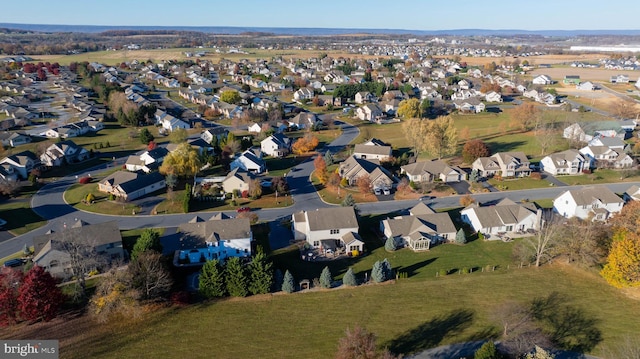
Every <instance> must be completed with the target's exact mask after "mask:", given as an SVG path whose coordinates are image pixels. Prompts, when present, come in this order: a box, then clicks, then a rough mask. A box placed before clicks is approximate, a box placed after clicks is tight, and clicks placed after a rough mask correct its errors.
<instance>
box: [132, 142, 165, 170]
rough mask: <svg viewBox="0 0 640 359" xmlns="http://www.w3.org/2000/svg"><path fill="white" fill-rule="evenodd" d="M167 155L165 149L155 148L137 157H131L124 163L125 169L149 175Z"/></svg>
mask: <svg viewBox="0 0 640 359" xmlns="http://www.w3.org/2000/svg"><path fill="white" fill-rule="evenodd" d="M168 154H169V151H168V150H167V149H166V148H164V147H156V148H154V149H152V150H150V151H145V152H143V153H142V154H141V155H139V156H135V155H131V156H129V157H128V158H127V162H125V168H126V169H127V171H131V172H136V171H144V172H146V173H149V172H151V171H153V170H155V169H158V167H160V165H161V164H162V161H164V158H165V156H166V155H168Z"/></svg>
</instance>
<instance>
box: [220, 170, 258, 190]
mask: <svg viewBox="0 0 640 359" xmlns="http://www.w3.org/2000/svg"><path fill="white" fill-rule="evenodd" d="M255 178H256V177H255V175H254V174H253V173H251V172H247V171H245V170H242V169H240V168H235V169H233V170H231V172H229V173H228V174H227V176H226V177H225V178H224V180H222V189H223V190H224V191H225V192H226V193H233V192H234V191H236V190H237V191H240V193H242V192H244V191H248V190H249V186H250V185H251V181H253V180H254V179H255Z"/></svg>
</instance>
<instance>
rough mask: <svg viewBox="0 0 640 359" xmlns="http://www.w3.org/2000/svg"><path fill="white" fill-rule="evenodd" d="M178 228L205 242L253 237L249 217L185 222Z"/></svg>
mask: <svg viewBox="0 0 640 359" xmlns="http://www.w3.org/2000/svg"><path fill="white" fill-rule="evenodd" d="M178 230H179V231H180V232H182V233H185V234H187V235H192V236H195V237H197V238H198V239H200V240H201V241H202V242H203V243H204V242H214V241H216V242H217V241H227V240H234V239H245V238H251V237H252V235H251V224H250V221H249V219H248V218H230V219H223V220H214V221H206V222H194V223H184V224H181V225H180V226H179V227H178Z"/></svg>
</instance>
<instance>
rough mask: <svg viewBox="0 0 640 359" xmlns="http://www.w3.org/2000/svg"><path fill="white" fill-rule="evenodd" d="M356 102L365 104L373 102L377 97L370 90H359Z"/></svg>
mask: <svg viewBox="0 0 640 359" xmlns="http://www.w3.org/2000/svg"><path fill="white" fill-rule="evenodd" d="M354 99H355V102H356V103H357V104H360V105H362V104H365V103H368V102H373V101H375V99H376V96H375V95H374V94H372V93H371V92H368V91H361V92H357V93H356V95H355V97H354Z"/></svg>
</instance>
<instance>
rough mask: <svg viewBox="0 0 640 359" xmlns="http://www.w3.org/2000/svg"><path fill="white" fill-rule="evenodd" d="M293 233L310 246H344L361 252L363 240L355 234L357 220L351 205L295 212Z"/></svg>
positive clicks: (321, 247) (351, 250) (348, 249)
mask: <svg viewBox="0 0 640 359" xmlns="http://www.w3.org/2000/svg"><path fill="white" fill-rule="evenodd" d="M292 218H293V226H292V229H293V233H294V237H295V238H296V239H304V240H306V241H307V243H309V244H310V245H311V246H313V247H315V248H320V249H323V250H325V251H326V250H327V249H332V250H333V249H336V248H344V249H345V250H346V251H349V252H353V251H358V252H362V250H363V249H364V242H362V241H361V240H360V239H359V238H358V237H357V236H354V234H356V235H357V233H358V228H359V227H358V220H357V219H356V213H355V210H354V209H353V207H336V208H319V209H316V210H312V211H301V212H296V213H294V214H293V216H292Z"/></svg>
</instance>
